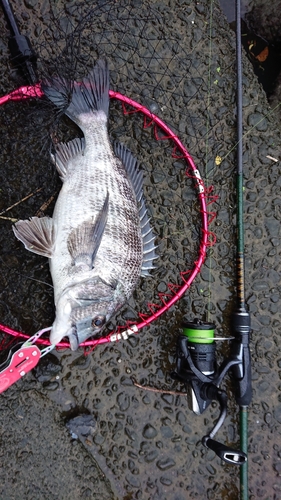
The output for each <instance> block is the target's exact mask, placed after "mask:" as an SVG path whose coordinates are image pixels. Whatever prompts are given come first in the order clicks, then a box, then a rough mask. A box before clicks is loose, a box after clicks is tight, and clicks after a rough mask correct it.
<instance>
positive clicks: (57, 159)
mask: <svg viewBox="0 0 281 500" xmlns="http://www.w3.org/2000/svg"><path fill="white" fill-rule="evenodd" d="M84 150H85V139H84V137H82V138H76V139H73V140H72V141H69V142H67V143H63V142H61V143H59V144H56V145H55V154H51V159H52V162H53V163H54V165H55V167H56V169H57V171H58V173H59V176H60V178H61V180H62V181H64V179H65V178H66V176H67V171H68V166H69V162H70V161H71V160H72V159H73V158H75V157H76V156H79V155H80V156H81V155H83V153H84Z"/></svg>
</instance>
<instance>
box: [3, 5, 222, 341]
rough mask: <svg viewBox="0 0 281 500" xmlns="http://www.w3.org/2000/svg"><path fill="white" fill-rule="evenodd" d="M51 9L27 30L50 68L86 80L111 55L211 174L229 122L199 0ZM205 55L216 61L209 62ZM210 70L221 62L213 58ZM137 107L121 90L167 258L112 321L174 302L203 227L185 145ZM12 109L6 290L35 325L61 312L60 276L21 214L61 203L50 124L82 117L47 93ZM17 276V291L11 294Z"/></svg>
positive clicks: (115, 85)
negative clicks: (221, 111)
mask: <svg viewBox="0 0 281 500" xmlns="http://www.w3.org/2000/svg"><path fill="white" fill-rule="evenodd" d="M49 15H50V16H51V19H52V22H49V23H48V27H47V28H46V29H44V30H43V29H42V30H41V31H40V30H39V31H40V34H39V32H38V26H34V27H33V28H34V31H33V29H32V28H30V26H29V30H27V33H28V34H29V36H30V38H31V41H32V45H33V47H34V50H35V52H36V53H37V54H38V56H39V57H38V75H39V79H40V80H41V79H44V78H46V77H49V76H56V75H58V74H59V75H60V76H63V77H65V78H66V79H67V80H70V79H72V80H73V79H76V80H79V79H81V78H83V76H85V75H86V74H87V73H88V71H90V69H91V68H92V66H93V63H94V61H95V60H96V59H97V58H100V57H106V58H107V60H108V63H109V68H110V79H111V88H112V89H114V90H118V91H119V92H121V93H123V94H125V95H127V96H129V97H130V98H132V99H134V100H136V101H137V102H139V103H142V104H144V105H145V106H146V107H147V108H148V109H150V110H151V112H153V113H155V114H157V115H158V116H159V117H160V118H161V119H162V120H163V121H164V122H165V123H166V124H168V125H169V127H170V128H171V129H172V130H173V131H174V133H175V134H177V135H179V137H180V139H181V141H182V142H183V143H186V145H187V148H188V150H189V152H190V154H191V155H192V156H193V158H194V161H195V162H197V164H198V166H199V170H201V171H202V170H203V171H204V174H205V173H206V168H207V170H208V169H209V170H210V169H212V166H213V163H214V159H213V158H212V159H211V160H210V161H209V160H208V159H206V141H207V140H208V142H209V144H208V149H209V148H210V146H211V144H210V142H211V140H210V139H209V137H212V138H214V137H216V136H217V134H218V133H219V131H220V130H221V123H220V122H215V120H212V119H211V115H210V107H209V108H208V106H207V109H206V104H204V106H202V103H203V102H205V103H206V102H207V103H208V102H209V104H210V103H211V100H212V99H213V96H212V92H213V90H211V89H210V85H209V83H210V82H209V80H208V79H207V80H206V78H205V72H206V59H207V57H209V54H210V37H212V36H214V35H213V33H212V31H211V29H210V26H207V29H208V30H209V32H208V31H207V34H208V36H207V37H206V38H203V37H202V34H201V36H199V34H198V33H199V31H200V32H201V30H202V28H203V27H204V30H205V31H206V25H205V23H204V20H203V19H201V18H200V17H198V18H196V19H197V20H196V25H195V21H194V19H195V17H196V12H195V11H193V9H192V8H191V7H186V6H183V7H182V8H181V9H180V11H177V13H176V14H175V13H171V12H170V9H168V8H167V7H163V9H156V8H154V7H151V6H150V5H149V4H148V3H146V2H143V3H138V4H137V5H136V4H135V3H134V2H129V3H128V2H118V3H116V2H106V4H102V5H98V6H97V7H94V8H89V6H88V5H86V4H83V5H82V4H79V3H78V4H76V3H74V4H73V5H72V6H71V7H70V6H69V7H67V6H66V7H65V8H64V9H63V10H62V11H61V10H60V11H58V12H57V11H56V8H55V6H53V7H52V9H51V10H50V12H49ZM164 26H165V37H164V36H163V29H164ZM175 26H177V29H176V30H175ZM24 28H25V27H24V26H23V28H22V29H23V30H24ZM30 29H31V32H30ZM51 40H52V41H53V42H52V43H51ZM202 58H204V64H202V65H200V63H199V61H200V59H201V60H202ZM207 63H208V59H207ZM208 64H209V63H208ZM208 71H212V73H214V62H213V61H212V63H211V64H209V65H208ZM215 71H216V72H217V71H218V67H217V68H216V70H215ZM213 87H214V88H215V90H216V87H215V86H213ZM132 111H134V110H132V108H130V107H129V108H128V107H127V108H124V106H123V107H122V106H121V104H120V102H119V101H116V100H112V102H111V109H110V123H109V130H110V137H111V138H112V140H118V141H120V142H122V143H124V144H126V145H127V146H128V147H129V148H130V149H131V151H132V152H133V153H134V154H135V155H136V156H137V158H138V159H139V161H140V162H141V166H142V168H143V170H144V173H145V175H144V192H145V197H146V200H147V206H148V211H149V214H150V216H151V224H152V226H153V228H154V231H155V234H156V235H157V244H158V254H159V258H158V259H157V262H156V269H155V270H153V271H152V272H151V275H152V276H151V278H148V279H145V280H142V281H141V282H140V286H139V287H138V288H137V289H136V291H135V293H134V295H133V297H132V298H131V299H130V301H129V302H128V304H127V305H126V306H125V307H124V308H123V309H122V311H121V312H120V315H119V316H117V317H116V320H115V319H114V321H113V322H112V323H111V324H110V325H109V331H110V330H114V329H115V328H116V324H117V325H118V324H120V323H121V324H124V323H125V324H126V323H128V322H129V323H130V322H134V321H136V320H138V319H139V318H140V317H141V318H142V319H143V318H145V317H146V316H147V315H149V314H151V313H152V312H153V311H155V310H156V309H157V308H159V307H160V306H161V305H163V301H165V302H166V301H167V299H168V298H169V297H170V296H171V295H173V293H175V291H176V290H177V287H178V286H179V285H181V284H182V283H183V277H184V276H186V275H187V274H188V272H189V270H191V269H192V268H193V267H194V262H195V261H196V259H197V258H198V252H199V248H200V240H201V238H202V231H201V226H202V224H201V219H202V216H201V214H200V204H199V201H198V194H197V191H196V189H195V186H194V179H193V178H192V177H193V176H192V175H190V172H187V165H186V162H185V161H184V160H183V159H182V158H181V157H180V155H179V157H178V158H177V151H176V150H175V145H174V143H173V142H172V141H171V140H169V138H167V137H165V135H164V134H163V132H162V131H161V130H160V129H159V128H157V127H155V125H154V124H153V122H150V121H149V120H148V119H147V120H146V121H144V118H143V116H140V113H134V112H132ZM27 117H28V120H26V118H27ZM199 117H200V118H199ZM1 120H2V130H5V132H4V134H3V147H2V161H3V163H4V164H5V169H3V170H2V179H1V182H2V185H3V191H4V193H5V194H4V197H3V198H2V205H1V209H2V210H1V211H2V212H3V213H2V217H9V218H10V221H7V220H6V219H2V221H1V222H2V224H3V232H2V237H3V238H4V239H5V240H6V242H7V244H6V245H5V251H4V253H3V254H2V256H1V259H2V262H3V274H4V276H3V278H4V279H6V280H8V286H6V287H5V292H4V294H5V295H4V301H5V303H6V304H13V303H15V297H17V300H16V303H17V306H16V308H15V307H13V308H12V310H10V309H9V314H10V317H7V316H6V317H7V320H8V321H9V324H12V325H13V326H15V327H20V328H21V329H23V330H24V331H26V332H28V333H33V332H34V330H36V329H39V328H40V327H41V326H42V323H43V324H46V319H45V321H43V318H46V317H47V318H48V321H49V322H50V320H51V318H53V317H54V309H53V305H52V301H51V300H50V298H51V296H52V288H51V286H47V285H51V281H50V277H49V272H48V265H47V263H46V262H42V259H41V258H36V257H35V256H34V255H26V253H27V252H26V250H25V249H23V248H22V247H20V245H19V244H18V243H17V242H15V241H14V237H13V236H12V233H11V222H13V221H15V220H18V219H19V218H20V219H24V218H28V217H30V216H32V215H38V214H39V215H51V213H52V209H53V206H54V202H55V199H56V196H57V193H58V191H59V189H60V183H59V181H58V179H57V175H56V173H55V172H54V171H53V169H52V167H51V166H50V161H49V150H50V147H51V144H50V140H49V135H51V137H52V139H53V141H60V140H64V141H66V140H69V139H71V138H73V137H76V136H77V135H79V133H80V131H78V130H77V129H76V128H75V127H74V126H73V124H71V123H70V121H67V120H64V121H61V120H60V119H59V117H56V116H55V115H54V110H53V108H52V107H51V106H50V105H49V104H48V103H47V102H45V101H43V102H39V101H36V102H24V103H22V102H21V103H17V104H16V105H15V103H8V104H6V105H5V109H3V107H2V109H1ZM80 134H81V133H80ZM11 137H13V141H11ZM216 147H218V144H217V145H216ZM38 159H39V162H40V167H41V168H40V169H38ZM208 162H209V163H208ZM187 173H188V174H189V175H187ZM42 184H43V186H42ZM210 191H211V190H210ZM29 194H32V196H31V197H30V198H28V199H27V200H26V201H24V202H22V203H19V204H18V205H16V207H14V208H13V209H11V210H9V211H8V212H7V211H6V210H7V208H8V207H10V206H11V205H13V204H14V203H17V202H18V201H19V200H22V199H24V198H25V197H26V196H27V195H29ZM210 199H211V198H210ZM210 212H211V210H210ZM8 240H9V241H8ZM6 252H7V253H6ZM13 261H14V265H13ZM15 261H16V262H15ZM185 273H186V274H185ZM11 283H13V287H11ZM46 283H47V285H46ZM11 288H13V293H12V295H11V296H10V297H9V298H8V297H7V295H9V294H10V290H11ZM159 294H160V297H159ZM35 295H36V297H37V299H36V298H35ZM36 301H37V303H36ZM40 311H41V312H40ZM139 315H140V316H139ZM19 317H20V318H21V319H20V320H19ZM51 321H52V320H51Z"/></svg>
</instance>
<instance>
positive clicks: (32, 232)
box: [13, 217, 54, 258]
mask: <svg viewBox="0 0 281 500" xmlns="http://www.w3.org/2000/svg"><path fill="white" fill-rule="evenodd" d="M13 231H14V234H15V236H16V238H18V240H20V241H21V242H22V243H23V244H24V246H25V248H26V249H27V250H29V251H30V252H33V253H36V254H38V255H43V256H44V257H49V258H51V257H52V251H53V246H54V227H53V219H52V218H51V217H42V218H39V217H32V218H31V219H30V220H20V221H18V222H16V224H15V225H14V226H13Z"/></svg>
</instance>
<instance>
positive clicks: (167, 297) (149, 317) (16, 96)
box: [0, 84, 215, 348]
mask: <svg viewBox="0 0 281 500" xmlns="http://www.w3.org/2000/svg"><path fill="white" fill-rule="evenodd" d="M43 96H44V93H43V91H42V89H41V86H40V84H36V85H33V86H23V87H20V88H19V89H17V90H15V91H13V92H11V93H10V94H7V95H5V96H3V97H0V106H1V105H3V104H5V103H6V102H9V101H22V100H25V99H31V98H41V97H43ZM109 96H110V98H111V99H116V100H118V101H120V102H121V103H122V107H123V113H124V114H132V113H141V114H142V115H143V116H144V124H143V126H144V128H148V127H150V126H153V127H154V134H155V137H156V139H157V140H170V141H172V142H173V144H174V149H173V153H172V157H173V158H177V159H181V160H184V161H185V163H186V165H187V175H188V177H191V178H192V179H193V181H194V184H195V188H196V190H197V193H198V199H199V203H200V212H201V224H202V225H201V240H200V244H199V251H198V258H197V260H196V261H195V262H194V266H193V269H191V270H190V271H186V272H181V273H180V276H181V279H182V284H181V285H172V284H170V286H169V290H170V292H171V293H169V294H159V298H160V300H161V302H162V305H159V304H148V307H149V310H150V314H142V313H139V317H140V321H139V322H132V323H128V324H127V325H126V326H118V327H117V332H116V331H115V332H110V333H109V334H108V335H107V336H106V337H103V338H100V339H96V340H88V341H85V342H83V343H82V344H80V347H84V348H88V347H91V348H94V347H96V346H97V345H99V344H106V343H109V342H114V341H118V340H122V339H127V338H128V337H129V336H131V335H133V334H136V333H138V332H139V331H140V330H141V329H142V328H144V327H145V326H148V325H149V324H150V323H152V322H153V321H155V320H156V319H157V318H159V317H160V316H161V315H162V314H163V313H164V312H166V311H168V309H169V308H170V307H172V306H173V305H174V304H175V303H176V302H177V301H178V300H179V299H180V298H181V297H182V296H183V295H184V293H185V292H186V291H187V290H188V288H189V287H190V286H191V284H192V282H193V281H194V279H195V278H196V276H197V274H198V273H199V272H200V270H201V267H202V264H203V262H204V260H205V257H206V251H207V248H208V247H209V246H211V245H212V244H213V243H214V241H215V237H214V235H213V233H211V232H210V231H209V230H208V226H209V223H210V222H211V220H213V217H214V214H212V212H209V211H208V210H207V205H208V204H209V203H210V202H209V203H208V202H207V199H208V198H210V199H212V196H210V189H209V188H206V186H205V185H204V182H203V180H202V178H201V175H200V173H199V170H198V169H197V167H196V165H195V163H194V161H193V159H192V157H191V156H190V154H189V153H188V151H187V149H186V148H185V146H184V145H183V144H182V142H181V141H180V139H179V137H178V136H177V135H176V134H175V133H174V132H173V131H172V130H171V128H170V127H169V126H168V125H166V123H165V122H163V121H162V120H161V119H160V118H159V117H158V116H157V115H155V114H154V113H152V112H151V111H150V110H149V109H148V108H146V107H145V106H143V105H142V104H139V103H138V102H136V101H134V100H132V99H130V98H129V97H127V96H125V95H123V94H121V93H119V92H115V91H112V90H110V91H109ZM158 130H161V132H163V133H164V135H163V136H159V135H158V134H157V131H158ZM0 330H1V331H2V332H4V333H6V334H8V335H11V336H14V337H18V338H21V339H25V340H27V339H29V338H30V336H29V335H27V334H25V333H23V332H19V331H16V330H13V329H12V328H9V327H7V326H5V325H2V324H0ZM36 343H37V344H40V345H46V346H48V345H50V342H49V340H47V339H44V338H39V339H38V340H37V341H36ZM56 347H57V348H69V347H70V345H69V343H68V342H60V343H58V344H57V345H56Z"/></svg>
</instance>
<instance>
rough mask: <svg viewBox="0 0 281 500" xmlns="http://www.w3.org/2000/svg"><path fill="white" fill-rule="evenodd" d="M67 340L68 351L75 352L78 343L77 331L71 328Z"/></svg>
mask: <svg viewBox="0 0 281 500" xmlns="http://www.w3.org/2000/svg"><path fill="white" fill-rule="evenodd" d="M68 339H69V344H70V349H71V350H72V351H77V349H78V347H79V344H80V342H79V340H78V335H77V329H76V328H72V331H71V333H69V335H68Z"/></svg>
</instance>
